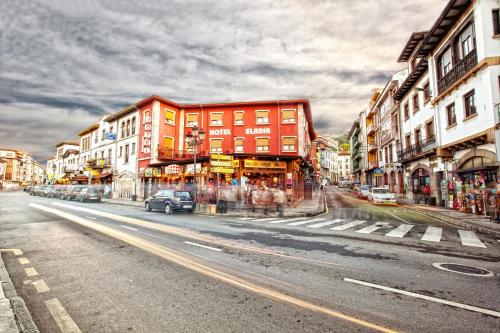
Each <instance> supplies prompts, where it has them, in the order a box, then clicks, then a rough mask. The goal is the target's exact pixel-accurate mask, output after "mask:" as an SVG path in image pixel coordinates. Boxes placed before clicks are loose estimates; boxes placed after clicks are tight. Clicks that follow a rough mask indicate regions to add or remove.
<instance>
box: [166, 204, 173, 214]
mask: <svg viewBox="0 0 500 333" xmlns="http://www.w3.org/2000/svg"><path fill="white" fill-rule="evenodd" d="M165 214H167V215H170V214H172V207H170V205H169V204H165Z"/></svg>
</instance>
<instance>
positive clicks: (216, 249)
mask: <svg viewBox="0 0 500 333" xmlns="http://www.w3.org/2000/svg"><path fill="white" fill-rule="evenodd" d="M184 243H186V244H189V245H194V246H199V247H203V248H205V249H209V250H214V251H219V252H222V251H223V250H222V249H218V248H215V247H211V246H206V245H203V244H198V243H193V242H188V241H185V242H184Z"/></svg>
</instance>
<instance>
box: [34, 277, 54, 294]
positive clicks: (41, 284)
mask: <svg viewBox="0 0 500 333" xmlns="http://www.w3.org/2000/svg"><path fill="white" fill-rule="evenodd" d="M32 284H33V287H35V289H36V291H37V293H44V292H46V291H50V288H49V286H47V284H46V283H45V281H44V280H43V279H41V280H37V281H33V283H32Z"/></svg>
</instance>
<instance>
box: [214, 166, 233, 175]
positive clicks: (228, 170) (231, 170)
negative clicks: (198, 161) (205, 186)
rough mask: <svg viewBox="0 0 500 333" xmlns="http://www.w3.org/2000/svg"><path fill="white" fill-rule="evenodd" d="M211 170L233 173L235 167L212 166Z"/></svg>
mask: <svg viewBox="0 0 500 333" xmlns="http://www.w3.org/2000/svg"><path fill="white" fill-rule="evenodd" d="M210 172H212V173H227V174H232V173H234V169H233V168H223V167H211V168H210Z"/></svg>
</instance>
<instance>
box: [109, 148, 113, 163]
mask: <svg viewBox="0 0 500 333" xmlns="http://www.w3.org/2000/svg"><path fill="white" fill-rule="evenodd" d="M112 153H113V150H112V149H108V159H109V162H110V163H111V155H112Z"/></svg>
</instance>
